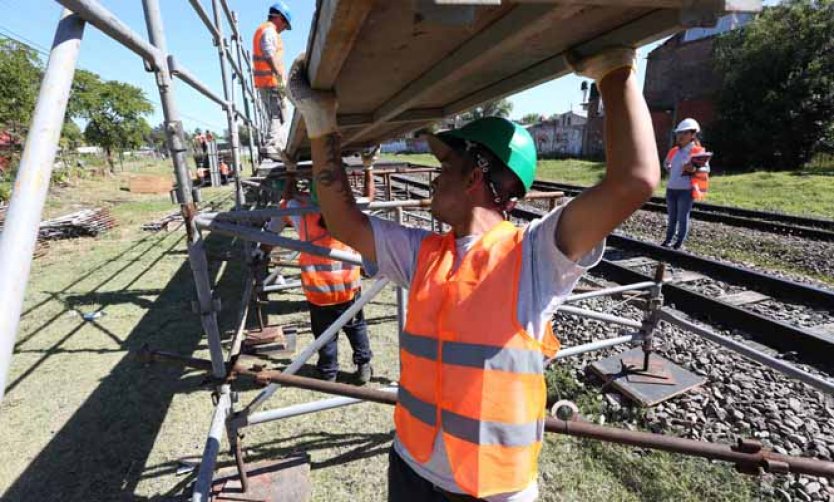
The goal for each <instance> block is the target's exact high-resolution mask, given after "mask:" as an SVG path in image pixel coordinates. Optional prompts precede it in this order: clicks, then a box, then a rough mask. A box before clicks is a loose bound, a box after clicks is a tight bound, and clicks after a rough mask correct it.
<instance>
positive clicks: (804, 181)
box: [386, 155, 834, 219]
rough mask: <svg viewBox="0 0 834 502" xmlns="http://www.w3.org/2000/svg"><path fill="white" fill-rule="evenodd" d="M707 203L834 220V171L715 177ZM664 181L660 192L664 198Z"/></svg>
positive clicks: (561, 175) (578, 174)
mask: <svg viewBox="0 0 834 502" xmlns="http://www.w3.org/2000/svg"><path fill="white" fill-rule="evenodd" d="M386 158H387V159H390V160H401V161H408V162H413V163H415V164H426V165H437V160H436V159H435V158H434V157H433V156H432V155H391V156H388V157H386ZM604 174H605V165H604V164H603V163H601V162H590V161H586V160H576V159H566V160H542V161H540V162H539V172H538V175H537V176H536V177H537V178H538V179H541V180H548V181H558V182H562V183H570V184H576V185H590V184H593V183H596V182H598V181H599V180H600V179H602V177H603V175H604ZM710 181H711V183H710V195H709V198H708V199H707V202H711V203H714V204H721V205H727V206H737V207H745V208H749V209H761V210H767V211H777V212H781V213H788V214H796V215H800V216H811V217H820V218H829V219H834V170H832V169H830V168H829V169H825V168H818V169H814V170H810V171H807V172H769V171H754V172H748V173H740V174H723V175H716V176H712V178H711V180H710ZM665 187H666V180H665V179H664V180H663V182H662V184H661V186H660V187H659V188H658V189H657V192H656V194H657V195H663V193H664V190H665Z"/></svg>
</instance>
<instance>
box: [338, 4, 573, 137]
mask: <svg viewBox="0 0 834 502" xmlns="http://www.w3.org/2000/svg"><path fill="white" fill-rule="evenodd" d="M579 9H580V7H565V6H554V5H520V6H517V7H516V8H514V9H513V10H511V11H510V12H509V13H508V14H507V15H505V16H504V17H502V18H500V19H499V20H498V21H496V22H495V23H493V24H491V25H490V26H489V27H487V28H486V29H484V30H482V31H481V32H479V33H477V34H476V35H475V36H473V37H472V38H470V39H468V40H467V41H466V42H464V43H463V44H462V45H461V46H459V47H458V48H457V49H455V50H454V51H453V52H452V53H450V54H449V55H448V56H447V57H445V58H443V59H442V60H441V61H439V62H438V64H436V65H435V66H433V67H432V68H431V69H429V70H428V71H427V72H426V73H424V74H423V75H422V76H421V77H419V78H417V79H416V80H414V81H412V82H411V83H409V84H408V85H407V86H405V88H403V89H401V90H400V91H399V92H397V93H396V94H395V95H394V96H393V97H392V98H390V99H389V100H388V101H386V102H385V103H384V104H383V105H382V106H380V107H379V108H378V109H377V110H376V111H375V112H374V121H373V123H372V124H370V125H368V126H367V127H364V128H362V129H361V130H359V131H357V132H356V133H354V134H353V135H351V136H350V137H349V138H348V139H347V141H346V142H345V143H346V144H347V143H351V142H353V141H356V140H359V139H361V138H363V137H365V136H367V135H368V134H369V133H371V132H373V130H374V129H375V128H377V127H378V126H379V125H380V124H383V123H384V122H387V121H388V120H390V119H391V118H393V117H395V116H397V115H399V114H400V113H402V112H404V111H405V110H407V109H408V108H409V107H411V106H413V105H414V104H416V103H417V102H418V101H419V100H420V98H421V97H423V96H425V95H426V93H427V92H429V91H431V90H432V89H433V88H435V87H437V86H438V85H440V84H442V83H444V82H447V81H450V80H451V81H453V80H454V79H455V78H456V76H457V75H458V74H459V72H461V71H462V70H464V69H465V68H466V67H467V66H468V65H472V64H474V63H476V62H477V61H478V60H482V58H489V57H490V56H493V55H494V54H495V53H496V52H507V51H509V50H513V49H515V46H516V45H517V44H520V43H522V42H524V41H525V40H527V39H529V37H531V36H533V35H534V34H536V33H541V32H542V31H545V30H546V29H547V27H548V26H552V25H553V24H555V23H557V22H558V21H559V20H561V19H563V18H566V17H568V16H570V15H572V14H574V13H576V12H577V11H578V10H579Z"/></svg>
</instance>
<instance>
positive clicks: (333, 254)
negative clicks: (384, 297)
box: [211, 223, 362, 266]
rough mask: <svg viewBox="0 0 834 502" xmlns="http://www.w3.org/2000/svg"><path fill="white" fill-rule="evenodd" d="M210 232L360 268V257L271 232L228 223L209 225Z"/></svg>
mask: <svg viewBox="0 0 834 502" xmlns="http://www.w3.org/2000/svg"><path fill="white" fill-rule="evenodd" d="M211 230H212V231H213V232H217V233H218V234H220V235H228V236H229V237H238V238H241V239H243V240H246V241H250V242H260V243H261V244H267V245H269V246H277V247H282V248H285V249H291V250H293V251H301V252H302V253H309V254H314V255H316V256H324V257H325V258H330V259H331V260H339V261H343V262H346V263H351V264H353V265H359V266H362V257H361V256H359V255H357V254H355V253H348V252H345V251H340V250H338V249H331V248H326V247H323V246H316V245H315V244H310V243H309V242H304V241H297V240H295V239H288V238H287V237H281V236H280V235H278V234H276V233H273V232H265V231H263V230H257V229H255V228H252V227H243V226H240V225H232V224H228V223H215V224H213V225H211Z"/></svg>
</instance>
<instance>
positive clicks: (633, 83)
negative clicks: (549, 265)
mask: <svg viewBox="0 0 834 502" xmlns="http://www.w3.org/2000/svg"><path fill="white" fill-rule="evenodd" d="M633 62H634V50H633V49H624V48H620V49H612V50H609V51H607V52H604V53H602V54H599V55H597V56H594V57H592V58H589V59H587V60H584V61H579V62H577V63H576V64H575V65H574V66H575V68H576V70H577V73H580V74H582V75H585V76H587V77H590V78H594V79H595V80H596V81H597V86H598V87H599V91H600V94H601V95H602V101H603V103H604V104H605V119H604V120H605V160H606V165H607V167H606V172H605V178H604V179H603V180H602V181H601V182H600V183H599V184H598V185H596V186H594V187H592V188H589V189H588V190H585V191H584V192H582V193H581V194H580V195H579V196H578V197H576V198H575V199H574V200H572V201H571V202H570V203H569V204H568V205H567V207H565V209H564V210H563V211H564V212H563V213H562V216H561V218H560V221H559V227H558V230H557V235H556V245H557V246H558V247H559V249H560V250H561V251H562V252H563V253H564V254H565V256H567V257H568V258H570V259H572V260H574V261H576V260H579V259H580V258H582V256H584V255H585V254H587V253H588V252H589V251H591V250H592V249H593V248H594V246H596V245H597V244H598V243H599V242H600V241H601V240H602V239H604V238H605V237H606V236H607V235H608V234H609V233H611V231H613V230H614V229H615V228H617V226H619V225H620V223H622V222H623V221H625V220H626V219H627V218H628V217H629V216H631V215H632V214H633V213H634V212H635V211H636V210H637V209H639V208H640V207H641V206H642V205H643V203H644V202H645V201H646V200H647V199H648V198H649V197H651V195H652V192H653V191H654V189H655V188H656V187H657V185H658V183H659V181H660V165H659V162H658V157H657V147H656V145H655V141H654V131H653V129H652V121H651V116H650V115H649V108H648V106H647V105H646V101H645V100H644V99H643V94H642V93H641V92H640V88H639V86H638V84H637V78H636V76H635V75H634V71H633Z"/></svg>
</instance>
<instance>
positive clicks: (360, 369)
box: [353, 362, 374, 385]
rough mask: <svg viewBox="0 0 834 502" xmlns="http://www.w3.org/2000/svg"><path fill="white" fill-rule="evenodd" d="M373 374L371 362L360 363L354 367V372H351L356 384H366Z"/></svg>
mask: <svg viewBox="0 0 834 502" xmlns="http://www.w3.org/2000/svg"><path fill="white" fill-rule="evenodd" d="M373 375H374V370H373V368H371V363H369V362H368V363H362V364H360V365H358V366H357V367H356V373H354V374H353V376H354V379H355V380H356V385H366V384H367V383H368V382H370V381H371V377H372V376H373Z"/></svg>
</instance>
